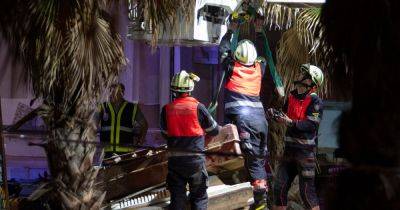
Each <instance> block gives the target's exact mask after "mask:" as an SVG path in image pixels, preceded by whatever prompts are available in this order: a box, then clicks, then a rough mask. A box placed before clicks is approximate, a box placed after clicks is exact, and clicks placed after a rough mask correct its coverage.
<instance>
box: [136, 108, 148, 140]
mask: <svg viewBox="0 0 400 210" xmlns="http://www.w3.org/2000/svg"><path fill="white" fill-rule="evenodd" d="M136 106H137V110H136V116H135V120H134V122H133V129H134V130H135V134H136V135H135V136H136V138H137V142H136V143H137V144H143V143H144V141H145V138H146V134H147V130H148V128H149V124H148V123H147V120H146V118H145V116H144V114H143V112H142V111H141V110H140V108H139V105H136Z"/></svg>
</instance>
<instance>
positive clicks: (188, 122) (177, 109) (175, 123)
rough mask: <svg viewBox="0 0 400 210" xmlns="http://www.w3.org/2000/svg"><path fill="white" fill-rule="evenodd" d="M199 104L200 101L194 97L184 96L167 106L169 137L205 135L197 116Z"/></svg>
mask: <svg viewBox="0 0 400 210" xmlns="http://www.w3.org/2000/svg"><path fill="white" fill-rule="evenodd" d="M198 104H199V102H198V101H197V100H196V99H195V98H193V97H183V98H178V99H176V100H174V101H173V102H172V103H170V104H168V105H167V106H166V117H167V125H168V127H167V129H168V130H167V132H168V136H169V137H197V136H203V135H204V131H203V129H202V128H201V125H200V123H199V120H198V116H197V115H198V112H197V106H198Z"/></svg>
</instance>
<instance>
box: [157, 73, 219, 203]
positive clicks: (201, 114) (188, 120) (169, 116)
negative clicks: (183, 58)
mask: <svg viewBox="0 0 400 210" xmlns="http://www.w3.org/2000/svg"><path fill="white" fill-rule="evenodd" d="M199 80H200V78H199V77H197V76H196V75H195V74H193V73H187V72H186V71H185V70H182V71H181V72H179V73H178V74H176V75H175V76H174V77H173V78H172V81H171V90H172V92H173V95H174V100H173V101H172V102H171V103H169V104H167V105H165V106H164V107H163V108H162V112H161V122H160V125H161V131H162V134H163V136H164V137H165V138H166V139H167V145H168V148H169V149H170V152H169V159H168V176H167V185H168V189H169V191H170V193H171V204H170V209H174V210H181V209H182V210H183V209H186V201H187V196H186V185H187V184H189V191H190V194H189V201H190V205H191V209H201V210H203V209H207V203H208V196H207V187H208V174H207V171H206V168H205V157H204V155H202V154H199V153H189V152H186V153H185V152H182V150H186V151H187V150H189V151H204V149H205V148H204V143H205V142H204V141H205V139H204V136H205V134H208V135H211V136H215V135H217V134H218V132H219V129H220V127H219V126H218V124H217V122H216V121H215V120H214V119H213V117H212V116H211V115H210V113H209V112H208V111H207V109H206V107H205V106H204V105H203V104H202V103H200V102H199V101H197V99H195V98H194V97H192V96H191V92H192V91H193V88H194V82H198V81H199Z"/></svg>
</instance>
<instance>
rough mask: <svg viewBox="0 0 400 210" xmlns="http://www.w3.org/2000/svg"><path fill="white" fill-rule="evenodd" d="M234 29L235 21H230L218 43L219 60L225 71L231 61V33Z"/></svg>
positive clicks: (236, 27)
mask: <svg viewBox="0 0 400 210" xmlns="http://www.w3.org/2000/svg"><path fill="white" fill-rule="evenodd" d="M236 30H238V25H237V23H230V24H229V26H228V31H227V32H226V33H225V35H224V36H223V37H222V39H221V42H220V44H219V49H218V52H219V61H220V63H221V64H222V69H224V70H225V71H228V70H229V66H230V64H231V62H232V49H231V40H232V36H233V33H234V32H235V31H236Z"/></svg>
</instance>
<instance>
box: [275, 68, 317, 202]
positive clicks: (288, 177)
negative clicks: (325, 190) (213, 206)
mask: <svg viewBox="0 0 400 210" xmlns="http://www.w3.org/2000/svg"><path fill="white" fill-rule="evenodd" d="M323 81H324V75H323V73H322V71H321V69H319V68H318V67H316V66H314V65H310V64H303V65H302V66H301V74H300V75H299V76H298V79H297V81H295V82H294V87H295V89H294V90H293V91H291V92H290V94H289V96H288V100H287V102H286V104H285V107H284V112H285V113H286V114H285V113H281V114H280V115H278V116H275V117H274V119H276V120H277V121H278V122H280V123H284V124H286V125H287V130H286V135H285V149H284V154H283V157H282V159H281V160H280V161H279V163H278V165H277V169H276V173H275V177H274V186H273V194H274V195H273V197H274V206H273V209H274V210H284V209H286V206H287V193H288V190H289V188H290V186H291V183H292V181H293V179H294V178H295V176H296V175H298V176H299V187H300V195H301V198H302V200H303V203H304V205H305V206H306V208H307V209H313V210H318V209H319V203H318V197H317V194H316V190H315V183H314V182H315V167H316V160H315V152H316V151H315V149H316V144H317V138H318V127H319V123H320V120H321V118H322V109H323V104H322V100H321V99H320V98H319V97H318V95H317V93H316V90H317V88H318V87H320V86H321V85H322V83H323ZM273 111H274V110H272V109H269V111H268V113H269V115H271V116H272V115H273V114H272V113H273Z"/></svg>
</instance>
